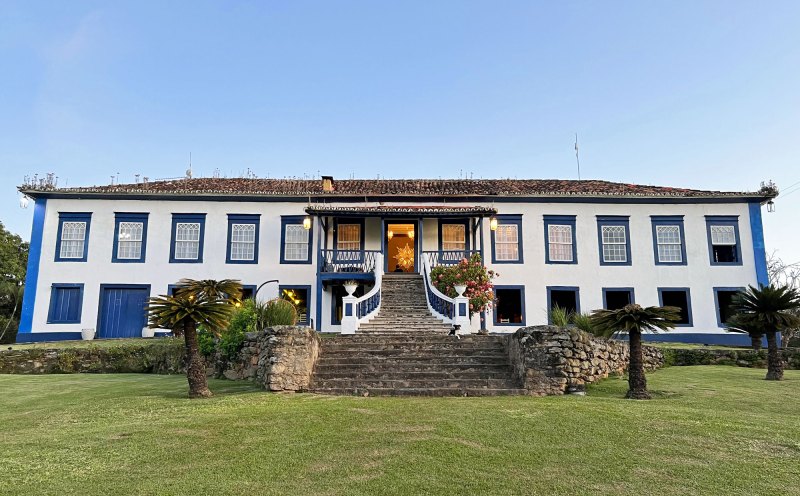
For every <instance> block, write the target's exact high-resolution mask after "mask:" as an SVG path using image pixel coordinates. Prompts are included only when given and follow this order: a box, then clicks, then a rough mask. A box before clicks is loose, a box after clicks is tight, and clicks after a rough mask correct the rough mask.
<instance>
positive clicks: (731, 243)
mask: <svg viewBox="0 0 800 496" xmlns="http://www.w3.org/2000/svg"><path fill="white" fill-rule="evenodd" d="M706 229H707V231H708V252H709V257H710V258H711V265H742V250H741V245H740V240H739V217H738V216H723V215H706Z"/></svg>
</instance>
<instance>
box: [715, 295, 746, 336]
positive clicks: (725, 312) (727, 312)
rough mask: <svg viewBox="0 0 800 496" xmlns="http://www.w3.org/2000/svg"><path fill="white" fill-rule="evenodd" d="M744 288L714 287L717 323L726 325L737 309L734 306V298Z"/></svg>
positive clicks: (722, 325)
mask: <svg viewBox="0 0 800 496" xmlns="http://www.w3.org/2000/svg"><path fill="white" fill-rule="evenodd" d="M742 290H744V288H714V303H715V305H716V309H717V325H718V326H719V327H725V325H726V324H727V323H728V321H729V320H730V319H731V317H733V315H734V314H735V313H736V311H735V310H734V308H733V299H734V298H736V295H737V294H739V292H740V291H742Z"/></svg>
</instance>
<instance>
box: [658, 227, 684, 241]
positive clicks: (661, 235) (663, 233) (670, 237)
mask: <svg viewBox="0 0 800 496" xmlns="http://www.w3.org/2000/svg"><path fill="white" fill-rule="evenodd" d="M656 239H657V240H658V243H659V244H662V243H672V244H676V243H677V244H680V243H681V229H680V227H678V226H656Z"/></svg>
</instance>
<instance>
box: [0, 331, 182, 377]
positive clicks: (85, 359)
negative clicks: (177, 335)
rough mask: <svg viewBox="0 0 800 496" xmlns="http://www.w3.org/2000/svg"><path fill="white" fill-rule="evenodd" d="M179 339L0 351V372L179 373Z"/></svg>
mask: <svg viewBox="0 0 800 496" xmlns="http://www.w3.org/2000/svg"><path fill="white" fill-rule="evenodd" d="M183 355H184V353H183V340H172V339H169V340H167V339H164V340H161V339H158V340H154V341H153V342H150V343H143V344H135V345H134V344H127V343H124V342H121V343H120V344H119V346H109V347H101V346H97V345H92V344H91V342H87V343H86V347H80V348H78V347H76V348H53V349H46V348H32V349H22V350H14V349H13V347H12V349H11V350H5V351H0V374H74V373H98V374H109V373H137V374H181V373H184V372H185V371H186V368H185V365H184V360H183Z"/></svg>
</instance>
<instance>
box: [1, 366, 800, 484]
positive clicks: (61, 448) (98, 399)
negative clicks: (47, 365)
mask: <svg viewBox="0 0 800 496" xmlns="http://www.w3.org/2000/svg"><path fill="white" fill-rule="evenodd" d="M763 377H764V370H758V369H747V368H738V367H710V366H702V367H671V368H667V369H664V370H661V371H658V372H655V373H652V374H650V375H649V378H650V386H651V389H652V390H653V391H656V392H657V394H656V399H654V400H652V401H647V402H636V401H630V400H624V399H622V396H623V394H624V393H625V389H626V384H625V382H624V381H623V380H622V379H609V380H607V381H604V382H602V383H601V384H598V385H596V386H594V387H592V388H590V390H589V395H587V396H585V397H578V396H569V397H549V398H528V397H507V398H354V397H325V396H315V395H306V394H298V395H278V394H268V393H264V392H261V391H258V390H256V389H254V388H253V387H251V386H250V385H248V384H243V383H234V382H226V381H213V382H212V384H211V387H212V389H213V390H214V391H216V393H217V396H216V397H214V398H212V399H210V400H195V401H190V400H188V399H185V395H186V380H185V378H183V377H180V376H157V375H49V376H8V375H6V376H0V391H2V396H0V494H3V495H15V494H24V495H32V494H36V495H43V494H81V495H95V494H97V495H104V496H106V495H112V494H137V495H138V494H142V495H144V494H148V495H149V494H152V495H155V494H170V495H172V494H175V495H177V494H191V495H211V494H213V495H226V494H231V495H233V494H236V495H241V494H244V495H259V494H292V495H304V494H331V495H333V494H342V495H345V494H346V495H353V494H356V495H358V494H365V495H366V494H397V495H407V494H447V495H455V494H541V495H556V494H559V495H560V494H564V495H567V494H569V495H585V494H615V495H616V494H631V495H686V494H704V495H705V494H709V495H714V494H719V495H767V494H775V495H791V494H798V495H800V415H798V413H799V409H798V406H800V399H799V398H800V372H799V371H787V372H786V379H787V380H786V381H784V382H781V383H770V382H766V381H764V380H763Z"/></svg>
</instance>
